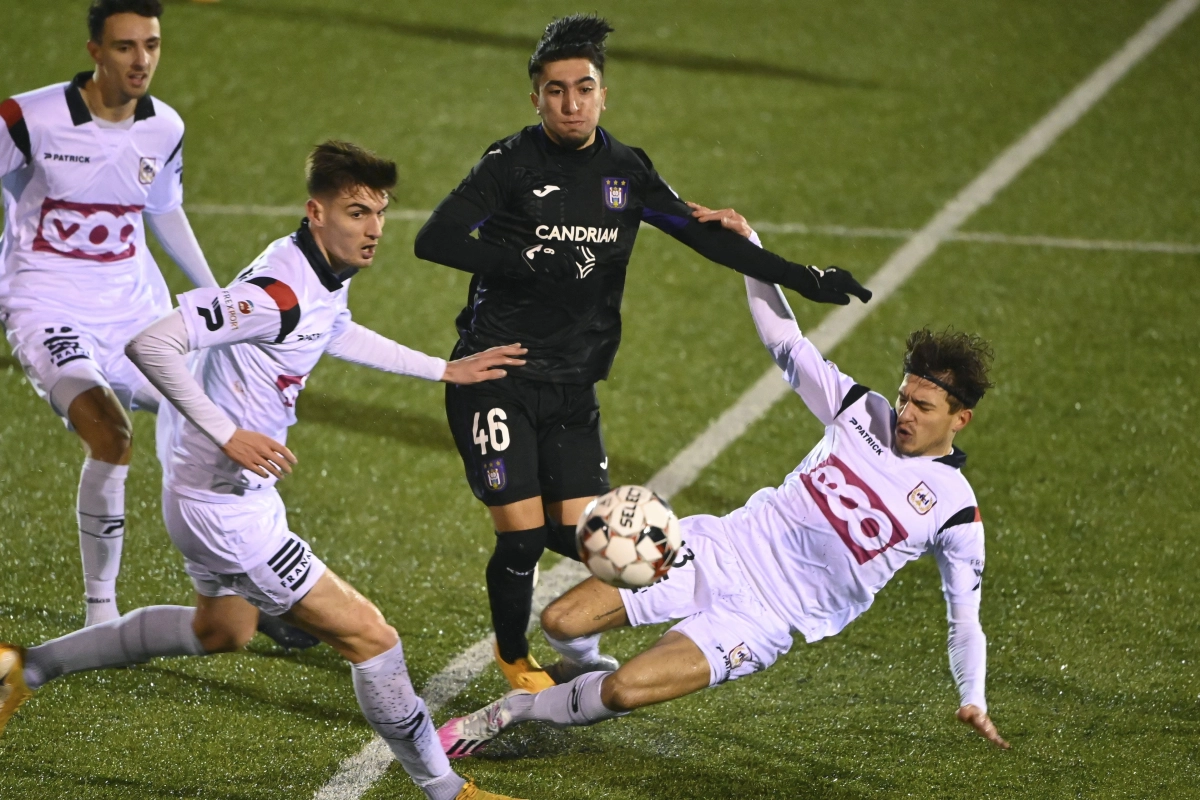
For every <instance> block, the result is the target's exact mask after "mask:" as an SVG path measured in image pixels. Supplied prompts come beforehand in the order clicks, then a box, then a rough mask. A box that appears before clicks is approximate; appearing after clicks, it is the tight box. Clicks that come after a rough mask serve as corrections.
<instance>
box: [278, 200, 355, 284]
mask: <svg viewBox="0 0 1200 800" xmlns="http://www.w3.org/2000/svg"><path fill="white" fill-rule="evenodd" d="M292 241H294V242H295V243H296V247H299V248H300V252H301V253H304V257H305V258H307V259H308V264H309V266H311V267H312V268H313V272H315V273H317V278H318V279H320V281H321V285H322V286H324V287H325V288H326V289H328V290H329V291H331V292H336V291H337V290H338V289H340V288H342V285H343V284H345V283H346V281H348V280H350V279H351V278H353V277H354V276H355V275H357V274H358V267H347V268H346V269H344V270H342V271H341V272H334V271H333V267H331V266H330V265H329V260H328V259H327V258H325V254H324V253H322V252H321V248H320V246H318V245H317V240H316V239H314V238H313V235H312V231H311V230H309V229H308V217H305V218H304V219H302V220H300V228H299V229H298V230H297V231H296V232H295V233H294V234H292Z"/></svg>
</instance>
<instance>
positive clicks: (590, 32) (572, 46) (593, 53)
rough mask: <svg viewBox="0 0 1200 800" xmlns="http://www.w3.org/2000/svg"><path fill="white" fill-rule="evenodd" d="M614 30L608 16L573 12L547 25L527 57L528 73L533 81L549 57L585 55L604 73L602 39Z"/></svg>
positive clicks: (548, 61)
mask: <svg viewBox="0 0 1200 800" xmlns="http://www.w3.org/2000/svg"><path fill="white" fill-rule="evenodd" d="M612 32H613V27H612V26H611V25H609V24H608V20H606V19H604V17H601V16H599V15H597V14H572V15H571V16H569V17H563V18H561V19H556V20H554V21H553V22H551V23H550V24H549V25H547V26H546V31H545V32H544V33H543V34H542V38H541V41H539V42H538V43H537V47H535V48H534V49H533V55H531V56H530V57H529V77H530V79H531V80H533V81H534V82H535V83H536V82H537V79H538V77H539V76H540V75H541V74H542V69H543V68H544V67H545V66H546V65H547V64H549V63H550V62H552V61H565V60H566V59H568V58H586V59H587V60H588V61H590V62H592V64H594V65H595V67H596V69H597V70H599V72H600V74H601V75H603V74H604V59H605V56H604V40H605V39H607V38H608V35H609V34H610V33H612Z"/></svg>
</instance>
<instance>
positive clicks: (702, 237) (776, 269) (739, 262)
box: [634, 148, 816, 294]
mask: <svg viewBox="0 0 1200 800" xmlns="http://www.w3.org/2000/svg"><path fill="white" fill-rule="evenodd" d="M634 152H636V153H637V154H638V156H639V157H640V158H641V159H642V162H643V163H644V164H645V165H646V168H647V170H648V171H649V176H648V177H647V179H646V183H645V186H644V189H643V191H642V202H643V204H644V207H643V209H642V219H643V220H644V221H645V222H648V223H649V224H651V225H653V226H654V227H656V228H658V229H659V230H661V231H663V232H664V233H668V234H670V235H671V236H673V237H675V238H676V239H677V240H679V241H680V242H682V243H684V244H686V245H687V246H688V247H690V248H692V249H693V250H695V251H696V252H697V253H699V254H700V255H702V256H704V257H705V258H707V259H708V260H709V261H715V262H716V263H718V264H720V265H722V266H725V267H729V268H730V269H733V270H736V271H737V272H740V273H742V274H743V275H749V276H750V277H751V278H757V279H758V280H760V281H766V282H767V283H778V284H780V285H781V286H786V287H787V288H789V289H793V290H795V291H797V292H800V293H802V294H803V293H805V292H811V291H812V290H813V289H814V288H815V287H816V281H815V280H814V279H813V276H812V274H811V273H810V272H809V271H808V270H806V269H804V268H803V267H802V266H800V265H797V264H793V263H792V262H790V261H788V260H787V259H785V258H782V257H780V256H777V255H775V254H774V253H772V252H771V251H769V250H766V249H764V248H761V247H759V246H757V245H755V244H754V243H753V242H751V241H750V240H749V239H747V238H746V237H744V236H741V235H739V234H737V233H734V232H733V231H731V230H727V229H726V228H722V227H721V224H720V223H719V222H707V223H701V222H697V221H696V220H695V218H693V217H692V210H691V209H690V208H688V207H687V204H686V203H684V202H683V200H681V199H679V195H677V194H675V190H674V189H672V188H671V187H670V186H668V185H667V182H666V181H664V180H663V179H662V177H660V176H659V174H658V172H657V171H656V170H655V169H654V165H653V164H651V163H650V159H649V157H647V156H646V154H645V152H643V151H642V150H639V149H637V148H634Z"/></svg>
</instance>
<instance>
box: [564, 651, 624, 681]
mask: <svg viewBox="0 0 1200 800" xmlns="http://www.w3.org/2000/svg"><path fill="white" fill-rule="evenodd" d="M620 666H621V662H620V661H617V660H616V659H615V658H613V657H612V656H609V655H605V654H604V653H601V654H600V655H598V656H596V660H595V661H588V662H583V661H573V660H571V659H569V658H564V659H561V660H560V661H558V662H557V663H555V664H551V665H550V666H548V667H546V674H547V675H549V676H550V679H551V680H553V681H554V682H555V683H556V684H558V685H560V686H561V685H562V684H564V683H570V682H571V681H573V680H575V679H576V678H578V677H579V676H580V675H585V674H587V673H589V672H616V671H617V669H618V668H619V667H620Z"/></svg>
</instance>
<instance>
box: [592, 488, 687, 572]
mask: <svg viewBox="0 0 1200 800" xmlns="http://www.w3.org/2000/svg"><path fill="white" fill-rule="evenodd" d="M575 541H576V545H577V546H578V548H579V555H580V557H581V558H582V559H583V563H584V564H586V565H587V568H588V569H589V570H591V572H592V574H593V575H595V576H596V577H597V578H599V579H600V580H602V581H604V582H605V583H607V584H610V585H612V586H618V587H620V588H623V589H638V588H641V587H643V586H649V585H650V584H652V583H654V582H655V581H657V580H658V579H659V578H661V577H662V576H664V575H666V574H667V570H668V569H670V567H671V562H672V561H674V560H675V554H676V552H678V550H679V548H680V547H681V546H682V545H683V533H682V531H681V530H680V527H679V519H678V518H677V517H676V516H675V512H674V511H672V510H671V506H670V505H669V504H668V503H667V501H666V500H663V499H662V498H661V497H659V496H658V495H657V494H655V493H654V492H652V491H651V490H649V489H647V488H646V487H645V486H618V487H617V488H616V489H613V490H612V491H611V492H609V493H608V494H604V495H601V496H600V497H597V498H596V499H595V500H593V501H592V502H591V503H589V504H588V507H587V509H585V510H584V512H583V516H581V517H580V518H579V524H578V525H577V526H576V528H575Z"/></svg>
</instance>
